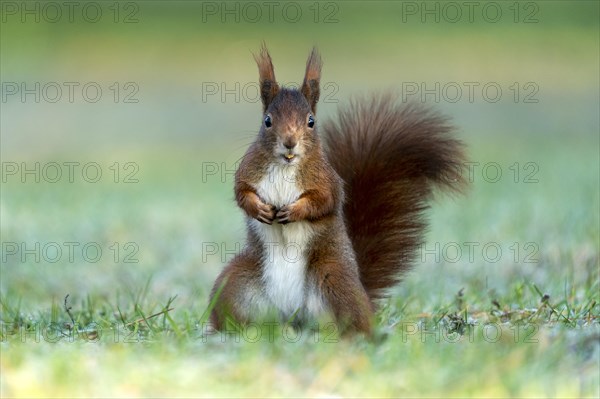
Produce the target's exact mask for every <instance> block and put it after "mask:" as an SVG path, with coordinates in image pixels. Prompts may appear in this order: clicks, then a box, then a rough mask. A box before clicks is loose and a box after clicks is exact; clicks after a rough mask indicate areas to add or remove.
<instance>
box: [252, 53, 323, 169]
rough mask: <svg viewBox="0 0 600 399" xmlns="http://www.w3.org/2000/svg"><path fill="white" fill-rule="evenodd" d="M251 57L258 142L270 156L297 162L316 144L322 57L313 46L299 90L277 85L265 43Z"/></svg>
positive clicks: (284, 160)
mask: <svg viewBox="0 0 600 399" xmlns="http://www.w3.org/2000/svg"><path fill="white" fill-rule="evenodd" d="M254 58H255V60H256V63H257V64H258V72H259V76H260V80H259V83H260V96H261V100H262V104H263V117H262V125H261V128H260V133H259V135H260V138H261V140H260V141H261V143H263V144H264V145H266V146H267V147H268V150H271V151H273V156H274V157H275V158H276V159H277V160H278V161H280V162H282V163H284V164H293V163H297V162H299V159H301V158H302V157H303V156H304V155H305V154H307V153H310V150H311V147H313V146H314V145H316V143H318V137H317V132H316V126H317V122H316V110H317V102H318V101H319V81H320V79H321V65H322V63H321V57H320V56H319V53H318V52H317V49H316V48H313V50H312V51H311V53H310V55H309V57H308V61H307V63H306V73H305V74H304V81H303V82H302V87H301V88H300V89H299V90H298V89H291V88H282V87H279V85H278V84H277V81H276V80H275V70H274V69H273V63H272V62H271V56H270V55H269V52H268V51H267V48H266V47H265V46H264V45H263V47H262V48H261V51H260V53H259V54H258V55H255V56H254Z"/></svg>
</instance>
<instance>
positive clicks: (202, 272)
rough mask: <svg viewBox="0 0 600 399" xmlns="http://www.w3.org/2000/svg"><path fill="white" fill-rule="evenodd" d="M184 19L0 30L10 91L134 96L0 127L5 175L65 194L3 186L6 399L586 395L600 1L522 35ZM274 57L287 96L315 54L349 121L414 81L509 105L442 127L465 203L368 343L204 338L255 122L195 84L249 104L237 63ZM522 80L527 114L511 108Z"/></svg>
mask: <svg viewBox="0 0 600 399" xmlns="http://www.w3.org/2000/svg"><path fill="white" fill-rule="evenodd" d="M187 3H189V4H188V7H191V8H188V12H187V13H182V12H180V11H175V8H173V9H170V10H169V11H165V9H164V8H161V7H160V3H159V2H154V3H149V2H142V3H140V5H141V11H143V13H142V14H140V17H141V18H142V17H143V18H142V19H141V21H140V23H139V24H134V25H127V26H125V25H123V24H112V23H109V22H110V21H108V22H107V21H104V22H101V23H98V24H95V25H93V26H91V25H90V26H87V25H85V24H81V23H74V24H68V23H64V24H55V25H49V24H43V23H41V24H15V23H13V22H14V20H11V21H13V22H9V23H6V24H3V25H2V26H1V29H2V38H1V44H2V46H1V49H0V51H1V55H2V57H1V59H0V61H1V66H2V80H3V81H16V82H18V81H28V82H30V81H41V82H46V81H59V82H60V81H65V82H67V81H77V82H81V83H84V82H89V81H97V82H99V83H100V84H101V85H102V87H105V90H108V89H107V88H108V86H109V85H110V84H112V82H114V81H119V82H121V83H124V82H128V81H135V82H136V83H137V84H139V87H140V91H139V100H140V102H139V103H137V104H124V103H118V104H114V103H112V102H111V99H112V97H111V98H108V100H106V99H103V101H101V102H99V103H98V104H90V103H82V102H81V101H77V100H76V101H75V102H74V103H68V102H66V101H62V102H58V103H44V102H41V103H31V102H27V103H21V102H20V101H19V100H18V98H17V97H15V98H16V99H15V98H12V99H10V100H8V101H6V102H2V104H0V105H1V107H2V110H1V111H2V118H1V121H0V123H1V125H0V126H1V128H2V137H1V144H2V148H1V154H2V162H3V163H2V167H3V172H6V170H7V169H6V168H7V167H8V165H9V163H10V165H12V166H15V165H16V167H18V168H22V165H23V164H22V163H23V162H24V163H25V165H26V166H27V167H28V168H32V167H33V166H34V164H35V162H39V163H40V168H43V167H44V166H45V165H48V163H49V162H57V163H59V164H60V165H63V169H62V171H63V178H62V179H60V181H59V182H57V183H51V182H48V181H47V180H45V179H43V178H42V179H41V181H40V182H35V181H34V180H33V177H32V175H28V176H27V178H26V182H25V183H23V182H21V176H20V175H19V174H18V173H17V174H16V175H8V176H6V177H7V179H6V181H3V182H2V183H1V191H0V198H1V201H0V216H1V225H0V234H1V240H0V241H2V252H1V254H0V255H1V256H2V259H1V263H0V277H1V278H0V323H1V327H2V328H0V351H1V352H0V371H1V372H0V395H1V396H2V397H87V396H96V397H104V396H120V397H162V396H164V397H215V396H217V397H232V396H241V397H248V396H255V397H263V396H264V397H274V396H327V397H347V396H352V397H354V396H356V397H375V396H379V397H399V396H402V397H404V396H408V397H417V396H418V397H509V396H510V397H598V396H600V377H599V373H598V371H599V369H600V294H599V291H600V276H599V259H600V191H599V185H598V182H599V181H600V172H599V167H600V154H599V145H600V143H599V137H598V122H599V121H598V94H597V87H598V74H597V71H598V67H599V66H598V19H597V18H596V17H595V16H596V15H597V14H598V3H597V2H577V4H578V5H577V6H573V5H572V3H570V2H555V1H553V2H544V3H539V5H540V14H539V19H540V22H539V24H532V25H523V24H513V23H512V22H511V21H510V20H503V21H502V22H501V23H499V24H494V25H491V24H483V23H481V21H479V22H477V23H475V24H472V25H471V24H452V25H449V24H433V25H431V24H421V23H418V21H417V22H415V21H412V22H411V23H410V24H400V23H399V19H398V18H400V17H399V15H400V14H398V7H399V5H398V4H396V3H393V2H385V3H384V2H381V3H379V4H378V5H377V6H368V7H364V6H362V5H361V4H360V3H359V2H351V3H340V22H339V24H332V25H325V24H317V25H314V24H313V23H312V22H311V21H303V22H302V23H300V24H298V25H295V26H294V29H290V28H289V25H286V24H282V23H281V22H278V23H274V24H244V23H242V24H236V25H235V26H231V24H221V23H212V24H200V23H199V18H200V17H199V16H198V14H197V13H196V11H198V8H199V7H200V6H199V5H198V4H196V3H191V2H187ZM306 4H308V3H306ZM348 4H350V5H348ZM361 7H362V8H361ZM506 10H507V9H506ZM183 14H185V15H183ZM300 30H306V31H307V33H306V36H303V35H298V34H297V32H298V31H300ZM265 38H267V39H268V40H267V41H268V44H269V46H270V47H271V50H272V53H273V57H274V61H275V63H276V68H277V71H278V74H281V75H278V76H282V79H289V80H291V79H292V78H293V77H299V76H297V75H298V73H300V72H301V71H302V65H303V64H304V62H305V60H304V57H305V55H306V53H307V52H308V49H309V48H310V46H311V45H313V44H314V43H318V44H319V45H320V47H321V50H322V51H323V55H324V58H325V67H324V76H326V79H327V80H328V81H331V82H335V83H336V84H337V85H338V86H339V89H340V90H339V93H338V94H337V96H338V97H339V100H340V101H342V102H343V101H344V100H345V99H346V98H347V97H348V96H350V95H353V94H355V93H357V92H361V91H365V90H371V89H375V88H383V87H385V88H388V87H389V86H392V87H393V88H399V87H401V83H402V82H411V81H414V82H427V83H428V84H430V86H429V87H431V85H432V84H433V83H432V82H442V83H443V82H469V81H477V82H480V83H482V84H483V83H485V82H498V83H499V84H500V85H501V86H502V88H503V89H504V90H505V93H507V94H506V95H505V96H503V98H502V101H500V102H498V103H487V102H484V101H481V98H480V97H477V98H476V100H475V102H474V103H469V102H468V101H465V100H461V101H459V102H458V103H449V102H444V101H442V102H441V103H438V104H433V105H434V106H437V107H438V108H441V109H442V110H443V111H444V112H446V113H448V114H450V115H452V116H453V117H454V120H455V122H456V124H457V125H458V126H459V127H460V135H461V137H462V138H463V139H464V141H465V142H466V143H467V144H468V151H469V159H470V160H471V161H473V162H476V164H473V167H474V169H473V172H474V174H473V175H472V176H471V181H472V184H471V187H470V190H469V192H468V193H467V194H466V195H465V196H464V197H457V198H445V197H441V196H440V197H437V198H436V199H435V201H433V203H432V208H431V210H430V220H431V224H430V228H429V231H428V232H427V235H426V243H425V246H424V247H423V248H421V251H420V253H419V256H418V257H417V261H416V262H415V268H414V269H413V271H412V272H411V273H409V274H407V276H406V277H405V279H404V281H403V283H402V284H401V285H399V286H398V287H396V288H394V289H393V291H392V292H391V296H390V298H389V299H388V300H386V301H384V302H383V303H382V307H381V309H380V310H379V312H378V313H377V322H376V330H375V334H374V337H373V338H372V339H366V338H364V337H360V336H359V337H341V336H339V334H338V333H337V332H336V330H335V328H334V327H333V326H332V325H329V324H325V323H322V324H321V325H320V326H319V327H320V329H316V328H315V329H306V330H300V331H298V330H294V329H292V328H291V327H289V326H287V325H285V324H277V325H269V324H264V325H259V326H249V327H248V328H245V329H241V330H238V329H232V330H231V331H229V332H228V333H227V334H217V335H208V334H206V331H205V328H204V327H205V321H206V318H207V314H208V313H207V309H209V308H210V304H209V303H208V293H209V290H210V289H211V287H212V284H213V282H214V279H215V277H216V275H217V274H218V272H219V271H220V269H221V268H222V267H223V265H224V264H225V263H226V262H227V260H228V259H230V258H231V257H232V254H233V253H235V252H236V251H237V250H239V249H240V247H241V244H242V243H243V240H244V235H245V232H244V223H243V218H242V214H241V212H240V211H239V210H238V209H237V208H236V206H235V204H234V201H233V193H232V185H233V181H232V176H231V171H232V170H233V168H234V164H235V161H236V160H237V159H239V157H240V156H241V155H242V153H243V151H244V150H245V148H246V146H247V144H248V143H249V142H250V141H251V140H252V138H253V136H254V134H255V124H256V123H257V121H258V119H259V118H258V117H259V115H258V113H259V112H260V111H259V105H258V104H256V103H249V102H248V101H240V102H235V101H219V98H220V97H218V96H215V97H211V98H210V99H209V101H207V102H202V101H200V98H201V97H202V96H201V94H200V93H201V90H202V84H201V83H202V82H217V83H218V82H226V83H227V84H228V85H229V86H228V87H231V85H232V84H233V83H235V82H238V81H239V82H242V83H244V82H254V80H255V79H256V76H255V72H256V71H255V68H254V65H253V64H252V59H251V57H250V54H249V49H255V48H256V47H257V46H258V43H259V42H260V41H261V40H262V39H265ZM24 42H26V43H27V44H26V45H24V44H23V43H24ZM90 48H92V49H94V51H93V52H90V51H89V49H90ZM350 61H352V62H351V63H352V67H353V68H348V64H349V62H350ZM364 71H367V72H371V71H373V73H372V74H371V75H372V76H371V75H368V76H366V77H365V73H364ZM334 77H335V79H334ZM529 81H534V82H535V83H536V84H537V85H538V86H539V93H538V94H537V95H536V97H537V98H538V99H539V102H538V103H534V104H525V103H523V102H516V103H515V102H514V101H512V92H511V91H510V90H509V87H510V86H511V85H512V84H513V82H520V84H521V85H523V84H524V83H525V82H529ZM390 82H392V83H390ZM107 92H108V93H111V92H110V91H107ZM229 98H231V97H229ZM105 100H106V101H105ZM335 106H336V104H335V103H330V104H325V103H324V104H322V106H320V109H319V118H320V117H323V116H325V117H327V116H330V115H332V113H333V111H334V108H335ZM70 161H75V162H79V165H78V166H77V169H76V173H75V175H74V181H73V182H69V181H68V180H67V177H66V176H67V169H66V167H64V164H63V162H70ZM89 162H96V163H97V164H98V166H99V168H100V169H101V171H102V176H101V179H100V180H99V181H98V182H96V183H89V182H87V181H86V180H85V179H84V177H83V176H82V174H81V170H82V168H83V165H85V164H86V163H89ZM115 162H118V164H115ZM128 163H133V165H134V166H133V169H132V168H130V166H131V165H130V166H126V165H129V164H128ZM490 165H491V166H490ZM214 167H216V168H217V169H216V170H215V171H216V174H211V173H207V172H212V171H213V169H211V168H214ZM486 167H487V169H484V168H486ZM497 168H500V170H501V171H502V175H501V176H500V177H499V178H498V181H494V180H495V176H496V175H495V174H494V172H495V171H496V170H497ZM116 170H118V171H119V175H118V176H116V175H115V171H116ZM484 170H485V171H484ZM132 171H135V174H134V175H133V176H130V177H132V178H133V179H135V180H137V181H134V182H130V183H126V182H125V180H126V177H127V176H129V173H131V172H132ZM486 172H487V173H486ZM221 173H224V175H223V176H222V175H221ZM36 243H39V250H37V249H36ZM84 249H85V250H84ZM98 249H99V250H100V251H101V252H97V250H98ZM23 250H26V251H27V250H29V252H26V251H25V252H24V251H23ZM71 250H72V251H73V252H72V253H71V252H70V251H71ZM498 250H499V251H500V252H498ZM36 256H38V257H39V260H38V259H36Z"/></svg>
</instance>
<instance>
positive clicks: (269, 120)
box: [265, 115, 273, 127]
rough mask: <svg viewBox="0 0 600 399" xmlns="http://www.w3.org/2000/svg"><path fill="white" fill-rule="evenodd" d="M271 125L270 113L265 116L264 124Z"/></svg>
mask: <svg viewBox="0 0 600 399" xmlns="http://www.w3.org/2000/svg"><path fill="white" fill-rule="evenodd" d="M272 125H273V122H272V121H271V116H270V115H267V116H265V126H266V127H271V126H272Z"/></svg>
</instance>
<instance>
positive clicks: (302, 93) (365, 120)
mask: <svg viewBox="0 0 600 399" xmlns="http://www.w3.org/2000/svg"><path fill="white" fill-rule="evenodd" d="M255 58H256V61H257V64H258V67H259V74H260V85H261V98H262V101H263V111H264V113H265V115H268V116H269V117H270V118H271V119H272V126H271V127H267V126H266V123H263V125H262V126H261V129H260V132H259V135H258V138H257V140H256V141H255V142H254V143H253V144H252V145H251V146H250V148H249V149H248V151H247V152H246V154H245V156H244V158H243V160H242V162H241V164H240V167H239V168H238V170H237V172H236V179H235V195H236V201H237V203H238V205H239V207H240V208H241V209H243V210H244V212H245V213H246V214H247V216H248V218H249V219H248V236H247V248H246V250H245V251H243V252H242V253H241V254H239V255H238V256H236V257H235V258H234V260H233V261H232V262H230V263H229V265H227V267H226V268H225V269H224V270H223V272H222V273H221V275H220V276H219V277H218V279H217V281H216V282H215V285H214V288H213V291H212V294H211V297H213V296H214V295H215V293H216V292H217V291H218V290H219V288H220V287H221V286H222V285H223V287H222V292H221V294H220V296H219V298H217V304H216V307H215V309H214V310H213V312H212V314H211V320H212V322H213V324H214V326H215V327H216V328H218V329H219V328H222V327H223V323H224V320H225V318H226V316H227V315H228V314H229V315H230V316H231V317H232V318H233V319H235V320H237V321H240V322H245V321H248V320H249V319H250V318H251V317H252V316H253V315H254V314H251V313H252V310H251V309H250V308H251V307H252V305H253V303H254V302H253V299H256V298H259V297H260V295H261V294H260V293H261V292H262V291H261V290H263V289H265V287H264V282H263V280H262V278H261V276H262V273H263V271H262V267H263V266H262V263H261V259H263V257H264V256H265V253H264V252H263V243H262V242H261V238H260V237H259V235H258V234H257V233H256V232H255V231H254V230H253V229H252V228H251V222H250V221H251V219H256V220H258V221H260V222H262V223H265V224H273V223H280V224H286V223H294V222H298V221H309V222H310V223H311V226H312V228H313V231H314V237H313V238H312V239H311V241H310V244H309V246H308V249H307V251H308V253H307V259H308V264H307V268H306V272H305V273H306V277H305V279H306V281H307V282H310V283H314V286H315V287H316V289H317V290H318V292H319V294H320V296H321V297H322V298H323V299H324V303H326V305H327V307H328V309H329V310H330V311H331V313H332V314H333V316H334V317H335V319H336V320H337V321H338V322H339V323H340V326H341V327H342V328H346V327H348V328H350V329H352V330H356V331H362V332H367V333H368V332H370V331H371V324H372V318H373V310H374V302H373V301H374V300H375V299H377V298H380V297H381V296H382V295H383V294H384V290H385V289H386V288H389V287H391V286H392V285H394V284H395V283H397V282H398V280H399V279H400V277H401V275H402V272H403V271H405V270H407V269H408V267H409V265H410V260H411V259H412V257H413V256H414V251H415V249H416V248H417V246H418V245H419V243H420V242H421V237H422V232H423V230H424V228H425V225H426V224H425V220H424V218H423V212H424V210H425V209H427V200H428V199H429V198H430V196H431V192H432V189H433V186H434V185H440V186H442V187H449V188H452V189H457V188H458V187H460V185H461V184H462V183H463V181H462V180H461V178H460V175H458V174H455V173H453V172H456V171H457V170H459V169H457V168H460V165H461V162H462V160H463V154H462V150H461V144H460V142H459V141H457V140H456V139H454V138H452V137H451V136H450V133H451V128H450V126H449V125H448V124H447V123H446V121H445V120H444V119H443V118H441V117H439V116H437V115H436V114H433V113H431V112H429V111H427V110H424V109H422V108H418V107H415V106H408V107H403V108H399V107H397V106H396V105H395V103H394V101H393V97H391V96H383V97H377V98H373V99H371V100H369V101H367V102H359V103H353V104H351V106H350V107H349V108H348V109H346V110H343V111H341V112H340V116H339V119H338V121H337V122H329V123H327V124H326V125H325V141H326V151H324V150H323V148H322V145H321V142H320V140H319V136H318V135H317V132H316V130H317V129H316V127H315V129H312V128H311V129H309V128H308V127H306V118H307V115H310V114H311V113H312V114H313V115H314V113H315V111H316V104H317V101H318V98H319V81H320V71H321V60H320V56H319V54H318V53H317V51H316V50H314V49H313V51H312V52H311V55H310V57H309V59H308V62H307V67H306V73H305V77H304V82H303V85H302V87H301V89H300V90H291V89H285V88H279V86H278V85H277V83H276V81H275V73H274V70H273V65H272V62H271V57H270V56H269V54H268V52H267V50H266V48H265V47H264V46H263V48H262V49H261V53H260V55H258V56H256V57H255ZM315 126H316V125H315ZM283 143H287V144H290V145H295V147H294V149H297V150H298V154H297V157H298V159H297V161H298V164H297V170H298V175H297V181H296V186H297V187H298V188H299V189H300V191H301V195H300V197H299V198H298V199H297V200H296V201H294V202H292V203H290V204H284V205H283V206H281V207H279V208H278V207H276V206H275V205H274V204H268V203H266V202H265V201H264V200H263V199H261V198H260V196H259V194H258V191H257V190H258V189H257V187H258V184H259V182H260V181H261V180H262V179H263V177H264V176H265V175H266V173H267V170H268V168H269V165H272V164H273V163H276V162H282V160H281V158H280V157H281V155H280V154H279V153H278V152H277V151H278V148H282V147H281V146H282V144H283ZM294 151H296V150H294ZM344 197H345V198H346V200H345V201H344ZM257 301H258V299H257V300H256V301H255V302H257Z"/></svg>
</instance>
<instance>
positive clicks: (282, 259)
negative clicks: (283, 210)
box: [252, 165, 322, 317]
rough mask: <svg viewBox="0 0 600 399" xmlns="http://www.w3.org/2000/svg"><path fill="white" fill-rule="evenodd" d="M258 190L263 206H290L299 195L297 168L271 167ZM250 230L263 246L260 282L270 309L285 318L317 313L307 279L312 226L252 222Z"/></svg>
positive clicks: (314, 295) (316, 302)
mask: <svg viewBox="0 0 600 399" xmlns="http://www.w3.org/2000/svg"><path fill="white" fill-rule="evenodd" d="M257 189H258V190H257V191H258V195H259V196H260V197H261V198H262V199H263V200H264V201H265V202H267V203H268V204H272V205H275V206H276V207H278V208H280V207H282V206H284V205H288V204H291V203H293V202H294V201H296V200H297V199H298V197H300V195H301V191H300V190H299V189H298V186H297V184H296V166H295V165H289V166H287V165H281V166H279V165H275V166H271V167H270V169H269V173H267V175H266V176H265V177H264V178H263V180H262V181H261V182H260V183H259V184H258V187H257ZM252 228H253V230H254V231H255V232H256V233H257V234H258V236H259V237H260V238H261V240H262V242H263V246H264V253H265V256H264V259H263V270H262V273H263V275H262V279H263V283H264V285H265V293H266V296H267V298H268V301H269V302H270V303H271V305H272V306H274V307H276V308H277V309H278V310H279V311H280V312H282V313H283V314H284V316H285V317H291V316H292V315H294V313H295V312H298V311H300V312H301V313H304V311H305V310H308V311H309V313H315V312H319V311H320V309H321V308H322V306H321V299H320V297H318V296H317V293H316V290H315V289H313V287H308V286H307V279H306V266H307V257H306V256H307V248H308V244H309V242H310V240H311V239H312V237H313V234H314V232H313V228H312V226H311V224H310V223H309V222H306V221H300V222H293V223H288V224H286V225H281V224H279V223H277V222H273V224H272V225H267V224H263V223H260V222H259V221H257V220H254V219H253V221H252ZM306 308H308V309H306Z"/></svg>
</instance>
